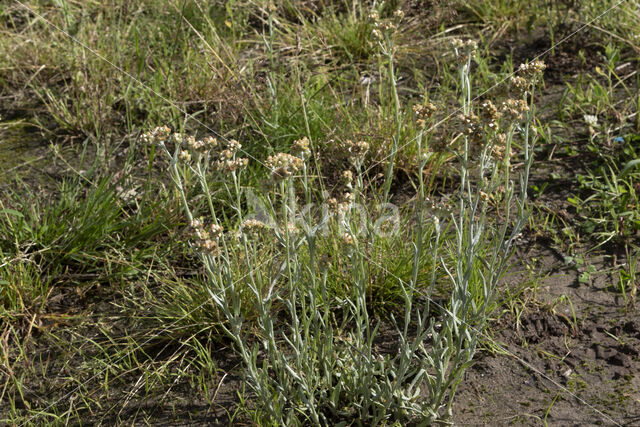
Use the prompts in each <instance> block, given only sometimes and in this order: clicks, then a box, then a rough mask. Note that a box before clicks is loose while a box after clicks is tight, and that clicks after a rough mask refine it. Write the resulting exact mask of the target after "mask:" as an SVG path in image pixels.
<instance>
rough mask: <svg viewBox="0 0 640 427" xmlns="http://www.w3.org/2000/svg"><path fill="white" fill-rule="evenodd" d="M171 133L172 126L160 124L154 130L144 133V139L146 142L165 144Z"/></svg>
mask: <svg viewBox="0 0 640 427" xmlns="http://www.w3.org/2000/svg"><path fill="white" fill-rule="evenodd" d="M170 135H171V128H169V127H167V126H158V127H157V128H155V129H154V130H152V131H149V132H145V133H144V134H143V135H142V141H143V142H144V143H145V144H164V142H165V141H166V140H167V139H169V136H170Z"/></svg>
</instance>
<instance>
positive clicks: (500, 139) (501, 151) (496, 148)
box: [492, 133, 513, 160]
mask: <svg viewBox="0 0 640 427" xmlns="http://www.w3.org/2000/svg"><path fill="white" fill-rule="evenodd" d="M492 154H493V156H494V157H495V158H496V159H498V160H504V159H505V158H506V157H507V156H508V157H511V155H512V154H513V153H511V150H510V151H509V153H507V135H505V134H504V133H498V134H496V135H495V136H494V137H493V147H492Z"/></svg>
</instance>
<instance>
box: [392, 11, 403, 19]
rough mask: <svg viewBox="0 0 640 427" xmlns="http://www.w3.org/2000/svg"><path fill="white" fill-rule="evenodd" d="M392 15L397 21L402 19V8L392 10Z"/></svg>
mask: <svg viewBox="0 0 640 427" xmlns="http://www.w3.org/2000/svg"><path fill="white" fill-rule="evenodd" d="M393 17H394V18H395V19H396V20H397V21H402V18H404V12H403V11H402V9H397V10H396V11H394V12H393Z"/></svg>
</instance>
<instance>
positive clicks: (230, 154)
mask: <svg viewBox="0 0 640 427" xmlns="http://www.w3.org/2000/svg"><path fill="white" fill-rule="evenodd" d="M241 148H242V145H240V143H239V142H238V141H236V140H235V139H232V140H230V141H229V142H227V144H226V148H225V149H224V150H222V151H221V152H220V153H219V154H218V158H217V159H216V162H215V164H216V167H217V168H218V169H219V170H222V171H227V172H232V171H235V170H237V169H241V168H244V167H246V166H247V164H248V163H249V161H248V160H247V159H244V158H241V159H238V158H236V156H237V153H238V151H240V149H241Z"/></svg>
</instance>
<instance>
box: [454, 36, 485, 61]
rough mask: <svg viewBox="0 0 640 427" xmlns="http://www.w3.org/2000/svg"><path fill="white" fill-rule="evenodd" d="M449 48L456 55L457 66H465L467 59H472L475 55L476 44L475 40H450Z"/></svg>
mask: <svg viewBox="0 0 640 427" xmlns="http://www.w3.org/2000/svg"><path fill="white" fill-rule="evenodd" d="M451 47H452V48H453V50H454V51H455V53H456V59H457V61H458V64H460V65H463V64H466V63H467V61H468V60H469V58H473V57H474V56H475V55H476V50H477V49H478V43H476V41H475V40H466V41H464V40H460V39H453V40H451Z"/></svg>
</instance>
